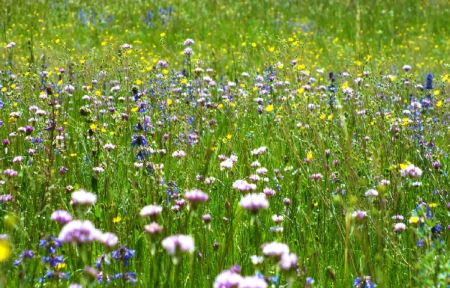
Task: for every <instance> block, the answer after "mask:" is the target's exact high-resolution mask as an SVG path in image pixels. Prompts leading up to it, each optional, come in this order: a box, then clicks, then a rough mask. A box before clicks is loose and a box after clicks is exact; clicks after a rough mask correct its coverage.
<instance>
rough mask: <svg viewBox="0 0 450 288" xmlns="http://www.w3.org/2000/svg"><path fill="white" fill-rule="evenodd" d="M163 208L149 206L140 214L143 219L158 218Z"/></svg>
mask: <svg viewBox="0 0 450 288" xmlns="http://www.w3.org/2000/svg"><path fill="white" fill-rule="evenodd" d="M162 209H163V207H161V206H158V205H148V206H145V207H144V208H142V209H141V212H140V213H139V214H140V215H141V216H142V217H147V216H156V215H159V214H160V213H161V212H162Z"/></svg>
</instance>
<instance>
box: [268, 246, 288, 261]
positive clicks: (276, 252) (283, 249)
mask: <svg viewBox="0 0 450 288" xmlns="http://www.w3.org/2000/svg"><path fill="white" fill-rule="evenodd" d="M261 247H262V253H263V254H264V255H265V256H269V257H274V258H275V259H276V260H277V261H278V260H280V259H281V256H283V254H289V246H288V245H286V244H284V243H278V242H271V243H266V244H263V245H262V246H261Z"/></svg>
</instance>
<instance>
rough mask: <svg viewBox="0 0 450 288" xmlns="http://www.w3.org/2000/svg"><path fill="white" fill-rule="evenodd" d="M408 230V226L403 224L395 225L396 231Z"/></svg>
mask: <svg viewBox="0 0 450 288" xmlns="http://www.w3.org/2000/svg"><path fill="white" fill-rule="evenodd" d="M405 229H406V225H405V224H403V223H395V225H394V231H403V230H405Z"/></svg>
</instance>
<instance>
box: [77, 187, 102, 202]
mask: <svg viewBox="0 0 450 288" xmlns="http://www.w3.org/2000/svg"><path fill="white" fill-rule="evenodd" d="M95 201H97V195H95V194H94V193H91V192H87V191H85V190H84V189H80V190H77V191H75V192H73V193H72V205H94V204H95Z"/></svg>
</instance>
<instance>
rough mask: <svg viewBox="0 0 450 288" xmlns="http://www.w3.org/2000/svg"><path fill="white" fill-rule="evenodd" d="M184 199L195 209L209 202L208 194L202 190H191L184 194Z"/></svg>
mask: <svg viewBox="0 0 450 288" xmlns="http://www.w3.org/2000/svg"><path fill="white" fill-rule="evenodd" d="M184 197H185V198H186V200H187V201H189V202H190V203H191V204H192V206H193V207H194V208H196V207H197V206H198V205H199V204H200V203H202V202H206V201H208V198H209V196H208V194H206V193H205V192H203V191H201V190H197V189H194V190H190V191H188V192H186V193H184Z"/></svg>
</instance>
